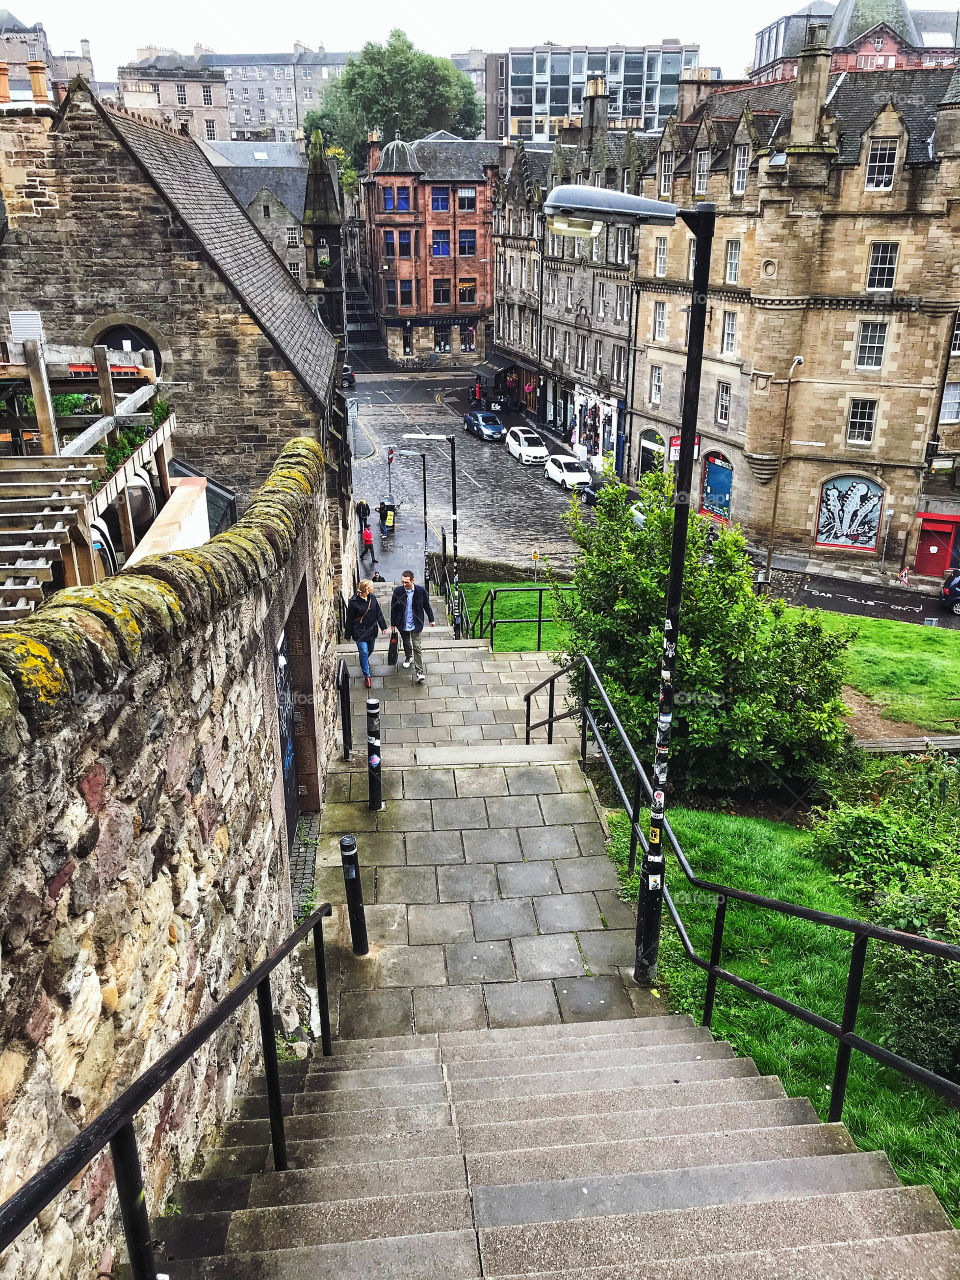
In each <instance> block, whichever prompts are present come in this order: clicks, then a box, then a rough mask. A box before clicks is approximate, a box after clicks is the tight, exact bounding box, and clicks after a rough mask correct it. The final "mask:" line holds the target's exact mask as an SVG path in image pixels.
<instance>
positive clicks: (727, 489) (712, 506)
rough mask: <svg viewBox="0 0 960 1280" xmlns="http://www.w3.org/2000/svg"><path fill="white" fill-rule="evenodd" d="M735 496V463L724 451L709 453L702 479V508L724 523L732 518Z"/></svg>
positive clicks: (708, 514)
mask: <svg viewBox="0 0 960 1280" xmlns="http://www.w3.org/2000/svg"><path fill="white" fill-rule="evenodd" d="M732 498H733V463H732V462H731V461H730V460H729V458H725V457H724V455H723V454H722V453H708V454H707V455H706V457H705V458H704V460H703V471H702V473H701V479H700V510H701V512H702V513H703V515H705V516H712V517H713V519H714V520H722V521H724V523H726V521H728V520H729V519H730V503H731V500H732Z"/></svg>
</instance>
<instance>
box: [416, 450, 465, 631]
mask: <svg viewBox="0 0 960 1280" xmlns="http://www.w3.org/2000/svg"><path fill="white" fill-rule="evenodd" d="M403 438H404V440H443V441H445V442H446V443H447V444H448V445H449V446H450V497H451V506H452V513H451V514H452V518H453V618H452V622H453V638H454V639H455V640H459V639H460V565H459V562H458V560H457V441H456V437H455V436H452V435H451V436H440V435H427V433H426V432H423V431H420V432H407V433H406V434H405V435H404V437H403ZM423 465H424V476H426V465H427V464H426V460H424V464H423ZM424 494H426V479H424ZM424 510H426V501H424Z"/></svg>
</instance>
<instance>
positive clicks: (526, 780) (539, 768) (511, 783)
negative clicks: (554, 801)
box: [506, 765, 560, 796]
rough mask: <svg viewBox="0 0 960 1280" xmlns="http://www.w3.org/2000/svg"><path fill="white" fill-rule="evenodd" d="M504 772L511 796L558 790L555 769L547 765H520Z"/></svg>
mask: <svg viewBox="0 0 960 1280" xmlns="http://www.w3.org/2000/svg"><path fill="white" fill-rule="evenodd" d="M506 772H507V786H508V787H509V788H510V794H511V795H512V796H539V795H550V794H553V793H555V792H558V791H559V790H560V783H559V781H558V779H557V771H556V769H552V768H551V767H550V766H549V765H529V766H527V767H524V766H522V765H521V766H519V767H518V768H515V769H508V770H507V771H506Z"/></svg>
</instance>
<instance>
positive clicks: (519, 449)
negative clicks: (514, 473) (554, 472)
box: [507, 427, 550, 467]
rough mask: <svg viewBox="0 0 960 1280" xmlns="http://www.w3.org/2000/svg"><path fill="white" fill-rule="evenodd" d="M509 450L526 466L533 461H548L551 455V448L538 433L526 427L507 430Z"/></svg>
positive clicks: (512, 455)
mask: <svg viewBox="0 0 960 1280" xmlns="http://www.w3.org/2000/svg"><path fill="white" fill-rule="evenodd" d="M507 450H508V452H509V453H510V455H511V457H514V458H516V459H517V461H518V462H522V463H523V465H524V466H525V467H526V466H529V464H530V463H531V462H546V460H547V458H549V456H550V450H549V449H548V448H547V446H546V445H545V444H544V443H543V441H542V440H541V439H540V437H539V436H538V435H537V433H536V432H535V431H528V430H527V429H526V428H525V427H511V429H510V430H509V431H508V432H507Z"/></svg>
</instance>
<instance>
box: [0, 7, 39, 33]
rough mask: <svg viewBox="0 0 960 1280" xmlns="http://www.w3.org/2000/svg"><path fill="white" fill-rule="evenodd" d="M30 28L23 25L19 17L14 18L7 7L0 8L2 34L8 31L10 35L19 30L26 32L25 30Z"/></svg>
mask: <svg viewBox="0 0 960 1280" xmlns="http://www.w3.org/2000/svg"><path fill="white" fill-rule="evenodd" d="M32 30H33V28H32V27H26V26H24V24H23V23H22V22H21V21H20V19H19V18H15V17H14V16H13V14H12V13H11V12H10V10H9V9H0V31H2V32H3V33H4V34H6V33H9V34H11V35H15V34H19V33H20V32H24V33H26V32H27V31H32Z"/></svg>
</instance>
